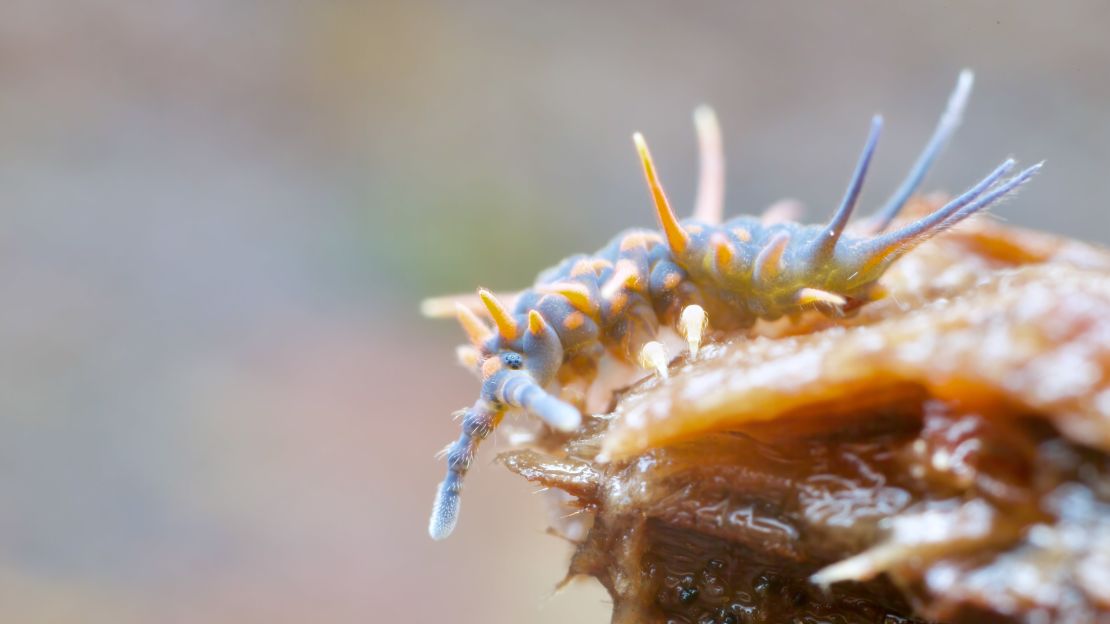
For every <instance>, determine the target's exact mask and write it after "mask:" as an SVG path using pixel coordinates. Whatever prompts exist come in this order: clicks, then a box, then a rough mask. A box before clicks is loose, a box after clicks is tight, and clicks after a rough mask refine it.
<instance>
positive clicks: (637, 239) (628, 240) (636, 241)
mask: <svg viewBox="0 0 1110 624" xmlns="http://www.w3.org/2000/svg"><path fill="white" fill-rule="evenodd" d="M637 247H647V239H646V238H645V237H644V235H643V234H641V233H639V232H635V233H632V234H629V235H628V236H625V237H624V239H622V240H621V245H620V248H621V251H629V250H631V249H635V248H637Z"/></svg>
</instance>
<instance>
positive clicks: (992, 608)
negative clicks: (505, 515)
mask: <svg viewBox="0 0 1110 624" xmlns="http://www.w3.org/2000/svg"><path fill="white" fill-rule="evenodd" d="M1107 264H1108V263H1107V259H1106V256H1105V255H1104V254H1103V253H1102V252H1101V251H1099V250H1096V249H1094V248H1090V247H1087V246H1083V245H1079V244H1077V243H1072V242H1069V241H1065V240H1062V239H1056V238H1053V237H1049V236H1046V235H1042V234H1037V233H1033V232H1025V231H1021V230H1015V229H1011V228H1005V227H1002V226H999V225H997V224H993V223H983V222H980V223H977V224H975V225H973V226H971V227H969V228H966V229H961V230H960V231H959V232H957V233H954V234H953V235H951V236H949V237H946V239H944V240H942V241H938V242H937V243H936V244H932V245H929V246H927V247H926V248H923V249H922V250H921V251H920V252H918V253H916V254H911V256H910V258H909V259H907V261H906V264H905V266H900V267H898V268H896V270H895V271H893V272H892V275H891V276H890V279H889V280H888V282H887V283H886V286H887V287H888V288H889V290H890V297H888V299H887V300H885V301H883V302H879V303H877V304H874V305H873V306H868V307H866V308H864V309H863V310H861V311H860V313H859V314H857V315H855V316H853V317H851V318H847V319H838V320H833V321H829V320H826V319H822V318H817V317H814V318H812V319H811V318H804V319H797V320H796V322H795V323H793V324H775V325H768V326H765V327H758V328H757V329H756V333H757V334H762V335H752V336H743V337H733V338H732V339H731V340H730V341H728V342H725V343H723V344H718V345H714V346H711V347H709V348H708V349H706V351H707V352H706V353H705V355H704V356H703V357H701V358H700V359H699V360H698V361H696V362H679V363H678V364H677V365H676V367H675V368H676V371H675V373H676V374H674V375H673V376H672V378H671V379H670V380H669V381H665V382H661V381H659V380H654V379H653V380H648V381H645V382H643V383H641V384H639V385H637V386H636V387H633V388H631V389H630V390H629V391H628V392H627V393H625V394H623V395H621V396H620V397H618V399H617V401H616V403H615V409H614V410H613V412H612V414H610V415H607V416H604V417H601V418H597V419H595V420H594V421H593V422H592V423H591V424H590V425H589V426H588V427H587V429H586V430H585V431H584V432H583V433H582V434H581V435H580V436H579V437H578V438H577V439H575V440H571V441H569V442H568V443H567V444H566V445H565V447H564V448H563V450H562V451H555V452H544V453H538V452H535V451H529V450H522V451H513V452H510V453H508V454H506V455H504V456H503V457H502V460H503V462H504V463H505V464H506V465H507V466H508V467H509V468H510V469H511V470H513V471H514V472H517V473H518V474H521V475H523V476H525V477H526V478H528V479H529V480H531V481H534V482H536V483H540V484H542V485H545V486H548V487H551V488H555V489H558V490H562V491H563V492H565V493H566V494H568V495H569V496H568V497H567V498H566V499H564V501H563V506H562V512H561V513H562V514H564V515H565V514H566V513H567V512H568V511H574V510H583V511H586V512H588V513H579V514H576V515H572V516H568V517H563V518H561V519H560V520H559V522H557V523H556V525H557V526H556V531H559V532H561V533H563V534H564V535H565V536H567V537H569V538H571V539H572V540H573V541H576V542H577V543H578V548H577V552H576V555H575V556H574V558H573V561H572V564H571V570H570V574H571V575H572V576H573V575H592V576H595V577H597V578H598V579H599V580H600V581H601V582H602V583H603V584H604V585H605V587H606V588H607V589H608V590H609V592H610V594H611V595H612V596H613V599H614V603H615V608H614V614H613V618H614V622H622V623H623V622H629V623H631V622H645V621H652V622H654V621H660V622H690V623H699V624H702V623H705V624H708V623H710V622H714V623H726V622H900V621H947V622H964V621H1014V622H1091V621H1105V620H1106V619H1107V618H1110V565H1107V564H1108V563H1110V459H1108V456H1107V451H1108V450H1110V399H1108V398H1107V397H1110V385H1108V384H1110V375H1107V366H1110V320H1107V319H1110V278H1108V277H1107V273H1106V266H1107ZM923 283H928V284H930V285H931V286H930V287H929V288H928V289H925V291H926V292H925V295H926V296H922V292H921V291H922V289H921V288H920V284H923ZM1100 618H1101V619H1100Z"/></svg>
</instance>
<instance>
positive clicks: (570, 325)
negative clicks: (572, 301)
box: [563, 312, 586, 331]
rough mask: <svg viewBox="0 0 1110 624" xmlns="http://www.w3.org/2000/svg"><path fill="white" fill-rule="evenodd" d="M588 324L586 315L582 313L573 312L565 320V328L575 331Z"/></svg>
mask: <svg viewBox="0 0 1110 624" xmlns="http://www.w3.org/2000/svg"><path fill="white" fill-rule="evenodd" d="M585 322H586V315H585V314H582V313H581V312H571V313H570V314H568V315H567V317H566V318H564V319H563V327H565V328H567V329H569V330H571V331H574V330H576V329H578V328H579V327H582V323H585Z"/></svg>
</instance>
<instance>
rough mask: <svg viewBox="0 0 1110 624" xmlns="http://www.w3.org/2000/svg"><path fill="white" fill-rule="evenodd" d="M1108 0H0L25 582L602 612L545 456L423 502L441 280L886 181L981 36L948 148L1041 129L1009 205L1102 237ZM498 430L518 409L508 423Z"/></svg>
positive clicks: (2, 161)
mask: <svg viewBox="0 0 1110 624" xmlns="http://www.w3.org/2000/svg"><path fill="white" fill-rule="evenodd" d="M1108 23H1110V5H1108V4H1106V3H1104V2H1099V1H1097V0H1092V1H1090V2H1071V3H1042V2H1032V1H1030V2H963V1H961V2H930V3H898V4H897V6H896V7H895V5H891V4H890V3H886V2H881V1H878V0H876V1H874V2H842V3H808V2H778V3H760V4H759V5H758V6H755V4H754V3H752V4H750V5H749V4H748V3H742V2H733V1H719V2H699V3H679V2H665V1H655V0H651V1H645V0H638V1H635V2H632V1H618V2H609V3H604V4H603V3H596V2H585V1H580V0H566V1H563V2H556V3H539V2H508V1H502V0H481V1H472V2H465V3H463V2H453V1H449V0H443V1H442V2H432V1H424V0H408V1H400V0H397V1H384V0H378V1H368V2H359V1H355V0H345V1H340V0H334V1H328V2H303V1H295V0H267V1H265V2H262V1H253V2H252V1H242V2H234V3H232V2H217V1H214V0H163V1H162V2H157V3H153V2H139V1H126V0H101V1H95V0H88V1H72V2H39V1H34V0H8V1H7V2H5V3H3V6H2V7H0V215H2V220H0V285H2V292H3V300H4V304H3V307H0V353H2V355H0V621H3V622H113V623H130V622H255V621H258V622H263V621H264V622H278V623H281V622H310V621H311V622H340V623H345V622H352V623H353V622H393V621H404V622H437V621H443V620H448V621H451V622H457V623H459V624H465V623H470V622H524V621H528V622H552V623H555V622H560V623H563V622H597V623H600V622H605V621H607V617H608V604H607V597H606V595H605V593H604V591H603V590H601V589H600V588H599V587H598V586H597V585H596V584H593V583H592V582H583V583H579V584H576V585H573V586H571V587H570V588H568V589H566V590H564V591H562V592H560V593H557V594H556V593H555V592H554V591H553V589H554V587H555V584H556V583H557V582H558V581H559V580H560V579H561V578H562V574H563V572H564V570H565V564H566V560H567V556H568V554H569V546H568V545H567V544H566V543H564V542H562V541H560V540H558V539H556V538H553V537H549V536H546V535H544V529H545V527H546V526H547V523H546V519H545V509H544V505H543V501H542V500H541V499H540V497H537V496H533V495H532V490H533V488H532V487H531V486H529V485H528V484H526V483H525V482H523V481H521V480H519V479H516V478H513V477H511V476H510V475H508V474H507V472H506V471H504V470H503V469H502V468H500V467H499V466H497V465H492V464H491V463H490V461H491V459H492V458H493V456H494V455H495V453H496V450H497V449H496V448H495V447H496V446H497V443H496V442H492V443H489V444H487V446H486V447H485V448H483V453H482V455H481V457H480V459H479V461H478V462H477V464H478V465H477V467H476V469H475V470H474V471H473V472H472V474H471V478H470V480H469V482H468V487H467V492H466V496H465V497H464V501H465V502H464V512H463V514H462V520H461V523H460V526H459V528H458V530H457V532H456V534H455V535H454V536H453V537H452V538H451V539H450V540H448V541H446V542H443V543H438V544H437V543H433V542H431V540H429V539H428V537H427V534H426V527H427V514H428V511H429V508H430V504H431V500H432V494H433V491H434V487H435V484H436V483H437V482H438V481H439V480H440V478H441V476H442V472H443V469H444V465H443V463H442V462H439V461H436V460H435V459H433V454H434V453H435V452H436V451H437V450H439V449H440V448H441V447H442V446H443V445H444V444H445V443H447V442H448V441H450V440H451V439H453V438H454V437H455V436H456V435H457V433H458V431H457V427H456V425H455V424H454V423H452V421H451V418H450V413H451V412H452V411H453V410H455V409H457V408H459V407H461V406H463V405H465V404H469V403H470V402H472V401H473V399H474V398H475V396H476V393H477V383H476V382H475V381H474V380H473V379H472V378H471V376H470V375H469V374H468V373H467V372H465V371H463V370H461V369H459V368H458V367H457V366H456V365H455V363H454V355H453V349H454V346H455V344H456V343H458V342H460V341H461V332H460V331H459V330H458V329H457V328H456V327H454V326H453V325H452V324H451V323H447V322H434V321H428V320H425V319H422V318H420V317H419V315H418V313H417V305H418V302H419V300H420V299H421V298H423V297H426V296H430V295H437V294H442V293H444V292H457V291H467V290H470V289H472V288H473V287H475V286H477V285H483V286H488V287H491V288H495V289H497V288H500V289H515V288H517V287H520V286H522V285H525V284H527V283H529V282H530V280H531V279H532V277H533V276H534V275H535V274H536V273H537V272H538V271H539V270H540V269H541V268H543V267H545V266H547V265H549V264H551V263H553V262H555V261H556V260H558V259H560V258H562V257H563V256H566V255H569V254H570V253H572V252H575V251H590V250H593V249H596V248H597V247H599V246H600V245H601V244H602V243H603V242H604V241H606V240H607V239H608V238H609V237H610V236H612V235H613V234H614V233H615V232H617V231H618V230H620V229H621V228H624V227H627V226H633V225H639V226H651V225H653V222H652V215H651V212H650V207H649V206H650V204H649V203H648V199H647V195H646V192H645V190H644V188H643V187H642V178H641V173H640V171H639V169H638V165H637V162H636V160H635V155H634V152H633V149H632V145H631V141H630V135H631V133H632V132H633V131H635V130H641V131H643V132H644V133H645V134H646V135H647V137H648V139H649V140H650V142H651V145H652V148H653V150H654V153H655V155H656V158H657V160H658V165H659V166H660V168H661V173H662V176H663V179H664V181H665V183H666V184H667V187H668V190H669V192H670V194H671V197H672V200H673V201H675V202H676V203H677V204H678V205H679V206H681V207H683V208H684V209H688V207H689V206H690V205H691V203H692V197H693V193H694V180H695V175H696V162H695V143H694V135H693V129H692V124H691V121H690V112H691V111H692V109H693V108H694V107H695V106H696V105H697V104H700V103H703V102H706V103H711V104H713V105H714V106H715V107H716V109H717V111H718V114H719V115H720V117H721V120H722V124H723V127H724V134H725V143H726V149H727V157H728V163H727V167H728V181H729V189H728V198H727V202H728V206H729V210H730V211H731V212H734V213H735V212H758V211H760V210H761V209H762V208H763V207H765V206H766V205H767V204H769V203H770V202H772V201H774V200H776V199H779V198H782V197H787V196H792V197H797V198H799V199H801V200H803V201H804V202H805V203H806V204H807V205H808V206H810V212H809V214H810V216H811V218H812V219H814V220H819V219H823V218H824V217H825V216H826V215H828V214H829V212H830V210H831V208H832V207H833V206H834V205H835V203H836V202H837V201H838V199H839V197H840V194H841V193H842V191H843V186H844V184H845V183H846V181H847V178H848V175H849V173H850V171H851V168H852V166H853V164H854V160H855V158H856V155H857V153H858V150H859V148H860V146H861V145H862V142H863V139H864V134H865V132H866V129H867V125H868V121H869V118H870V116H871V115H872V114H873V113H875V112H879V111H881V112H883V113H884V114H885V115H886V120H887V130H886V136H885V137H884V140H883V143H882V144H881V146H880V148H879V155H878V157H877V160H876V164H875V166H874V167H873V170H872V171H873V175H872V177H871V179H870V180H869V184H868V186H867V189H866V191H865V193H864V196H863V203H864V205H865V206H875V205H877V204H878V203H879V202H881V201H882V200H883V199H885V198H886V196H887V194H888V193H889V192H890V191H891V189H893V187H894V185H895V184H896V183H897V181H898V179H899V178H900V176H901V175H902V174H903V173H904V172H905V170H906V169H907V168H908V166H909V164H910V163H911V161H912V160H913V158H914V156H915V155H916V152H917V150H918V149H919V148H920V146H921V145H922V144H923V143H924V141H925V140H926V138H927V136H928V134H929V132H930V131H931V129H932V127H933V125H934V123H935V121H936V118H937V116H938V115H939V113H940V110H941V108H942V107H943V104H944V101H945V99H946V97H947V95H948V93H949V91H950V90H951V88H952V86H953V84H954V82H955V79H956V75H957V73H958V71H959V70H960V68H962V67H964V66H970V67H973V68H974V69H975V70H976V71H977V76H978V82H977V85H976V92H975V95H974V97H973V98H972V101H971V106H970V109H969V111H968V114H967V116H966V119H965V127H964V128H963V130H962V131H961V132H960V133H959V135H958V136H957V138H956V140H955V141H954V143H953V144H952V145H951V147H950V149H949V150H948V152H947V154H946V155H945V157H944V158H943V159H942V161H941V163H940V165H939V166H938V167H937V168H936V170H935V172H934V174H933V175H932V176H931V177H930V179H929V183H928V184H927V185H926V186H927V187H928V188H929V189H946V190H959V189H962V188H964V187H966V186H967V185H969V184H970V183H972V182H973V181H975V180H977V179H978V178H979V177H980V176H982V175H983V174H985V173H986V172H987V171H989V170H990V169H991V168H992V167H993V166H994V165H995V164H997V163H998V162H1000V161H1001V160H1002V159H1003V158H1004V157H1006V156H1008V155H1014V156H1016V157H1018V158H1019V159H1020V160H1021V161H1022V162H1026V163H1029V162H1033V161H1036V160H1040V159H1047V161H1048V165H1047V167H1046V169H1045V171H1044V173H1043V174H1042V175H1041V176H1040V177H1038V178H1037V179H1036V180H1035V182H1034V183H1033V184H1031V185H1029V187H1028V190H1026V191H1024V192H1023V193H1022V195H1021V196H1020V197H1019V198H1017V199H1016V200H1014V201H1011V202H1008V203H1007V204H1006V205H1005V206H1004V207H1002V208H1000V209H998V210H997V211H996V212H995V214H996V216H997V218H1002V219H1006V220H1008V221H1011V222H1015V223H1019V224H1023V225H1029V226H1036V227H1043V228H1047V229H1049V230H1052V231H1055V232H1061V233H1064V234H1071V235H1077V236H1080V237H1083V238H1086V239H1089V240H1094V241H1097V242H1103V243H1105V242H1107V241H1108V240H1110V230H1108V229H1107V226H1108V225H1110V210H1107V209H1106V201H1105V198H1106V197H1107V196H1108V195H1110V175H1108V173H1110V112H1108V111H1110V73H1108V71H1107V67H1108V62H1110V38H1107V37H1106V25H1107V24H1108ZM500 446H501V448H505V443H504V442H502V443H500Z"/></svg>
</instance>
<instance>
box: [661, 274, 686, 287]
mask: <svg viewBox="0 0 1110 624" xmlns="http://www.w3.org/2000/svg"><path fill="white" fill-rule="evenodd" d="M681 281H682V276H681V275H679V274H678V273H669V274H668V275H667V277H664V278H663V288H666V289H667V290H672V289H673V288H675V287H676V286H678V283H679V282H681Z"/></svg>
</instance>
